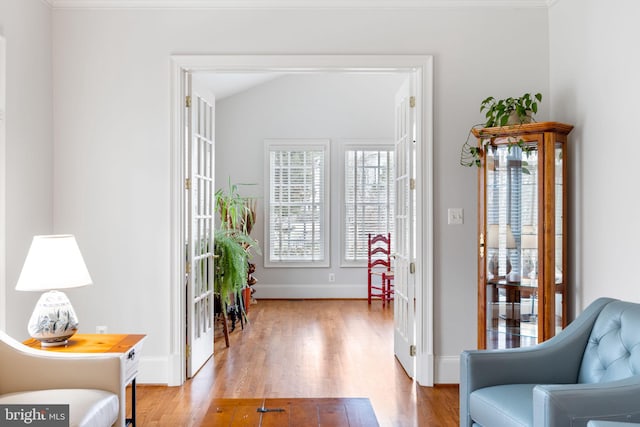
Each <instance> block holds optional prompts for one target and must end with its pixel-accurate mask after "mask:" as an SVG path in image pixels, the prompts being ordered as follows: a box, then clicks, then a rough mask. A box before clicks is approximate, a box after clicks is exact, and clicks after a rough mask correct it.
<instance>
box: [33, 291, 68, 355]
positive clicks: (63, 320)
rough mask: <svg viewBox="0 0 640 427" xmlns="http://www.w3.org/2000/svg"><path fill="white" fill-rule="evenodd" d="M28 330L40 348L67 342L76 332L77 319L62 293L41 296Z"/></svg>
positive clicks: (54, 292)
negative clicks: (38, 342)
mask: <svg viewBox="0 0 640 427" xmlns="http://www.w3.org/2000/svg"><path fill="white" fill-rule="evenodd" d="M28 330H29V335H31V337H32V338H34V339H36V340H38V341H40V345H41V346H42V347H53V346H59V345H66V344H67V340H68V339H69V338H71V337H72V336H73V335H74V334H75V333H76V332H77V331H78V317H77V316H76V313H75V311H73V307H72V306H71V302H70V301H69V298H67V296H66V295H65V294H64V292H60V291H49V292H46V293H44V294H42V296H41V297H40V299H39V300H38V303H37V304H36V308H35V309H34V310H33V314H32V315H31V319H29V326H28Z"/></svg>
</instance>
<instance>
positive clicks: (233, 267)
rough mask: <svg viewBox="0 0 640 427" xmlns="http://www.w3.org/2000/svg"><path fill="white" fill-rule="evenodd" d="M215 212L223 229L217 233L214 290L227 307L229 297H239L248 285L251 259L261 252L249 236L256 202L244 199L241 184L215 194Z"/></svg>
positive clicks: (215, 240) (230, 186) (229, 186)
mask: <svg viewBox="0 0 640 427" xmlns="http://www.w3.org/2000/svg"><path fill="white" fill-rule="evenodd" d="M215 203H216V211H217V212H218V213H219V215H220V226H219V228H218V229H217V230H216V231H215V234H214V254H215V257H216V261H215V271H214V291H215V293H216V294H217V295H218V296H219V297H220V298H221V301H222V302H223V303H224V304H225V305H228V304H229V302H230V296H231V295H234V294H237V293H238V292H240V291H242V289H243V288H244V287H245V286H246V284H247V275H248V270H249V259H250V258H251V256H252V250H255V251H256V252H257V253H259V252H260V247H259V245H258V242H257V241H256V240H255V239H253V238H252V237H251V236H249V233H250V232H251V229H252V227H253V225H254V224H255V218H256V213H255V210H256V203H255V199H253V198H249V197H243V196H241V195H240V193H239V190H238V184H231V182H230V181H229V185H228V188H227V190H226V191H225V190H223V189H219V190H218V191H216V193H215Z"/></svg>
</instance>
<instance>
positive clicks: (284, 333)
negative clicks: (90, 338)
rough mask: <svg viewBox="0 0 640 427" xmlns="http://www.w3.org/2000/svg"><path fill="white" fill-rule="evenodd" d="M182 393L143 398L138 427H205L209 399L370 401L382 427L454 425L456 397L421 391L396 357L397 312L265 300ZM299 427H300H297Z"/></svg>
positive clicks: (146, 391) (149, 389)
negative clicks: (346, 399) (228, 344)
mask: <svg viewBox="0 0 640 427" xmlns="http://www.w3.org/2000/svg"><path fill="white" fill-rule="evenodd" d="M249 320H250V322H251V323H250V324H248V325H245V328H244V330H241V329H240V326H239V325H238V326H237V328H236V330H235V331H234V332H232V333H231V337H230V338H231V346H230V347H229V348H225V345H224V338H223V336H222V334H221V328H220V327H219V328H217V329H218V332H217V334H216V341H215V354H214V357H213V358H212V359H210V360H209V361H208V362H207V363H206V364H205V365H204V366H203V368H202V369H201V370H200V372H198V374H197V375H196V376H195V377H194V378H193V379H191V380H189V381H187V382H186V383H185V384H184V385H183V386H181V387H163V386H145V385H139V386H138V388H137V417H138V425H140V426H145V427H152V426H199V425H200V424H201V423H202V419H203V417H204V416H205V413H206V411H207V408H208V407H209V404H210V403H211V399H213V398H262V397H269V398H293V397H295V398H319V397H323V398H324V397H336V398H341V397H367V398H369V399H370V401H371V404H372V405H373V409H374V410H375V413H376V416H377V418H378V422H379V423H380V425H381V426H394V427H395V426H398V427H405V426H407V427H408V426H419V427H422V426H436V427H440V426H442V427H449V426H452V427H453V426H457V425H458V387H457V386H454V385H443V386H436V387H433V388H431V387H420V386H417V385H416V384H415V383H414V382H413V381H411V379H410V378H408V377H407V376H406V374H405V372H404V370H403V369H402V367H401V366H400V364H399V363H398V362H397V360H396V359H395V357H394V356H393V308H392V307H391V308H389V307H387V308H385V309H383V308H382V307H381V304H380V303H379V302H374V303H373V304H372V305H371V306H369V305H368V304H367V302H366V301H360V300H357V301H353V300H346V301H343V300H304V301H303V300H286V301H284V300H261V301H259V302H258V304H255V305H252V306H251V307H250V310H249ZM301 427H303V426H301Z"/></svg>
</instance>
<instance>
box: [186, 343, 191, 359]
mask: <svg viewBox="0 0 640 427" xmlns="http://www.w3.org/2000/svg"><path fill="white" fill-rule="evenodd" d="M190 357H191V346H190V345H189V344H187V359H188V358H190Z"/></svg>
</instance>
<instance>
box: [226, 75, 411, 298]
mask: <svg viewBox="0 0 640 427" xmlns="http://www.w3.org/2000/svg"><path fill="white" fill-rule="evenodd" d="M404 78H406V75H405V76H403V75H400V74H375V75H371V74H344V73H323V74H316V73H313V74H305V75H301V74H298V75H288V76H283V77H279V78H278V79H276V80H273V81H270V82H268V83H266V84H264V85H262V86H258V87H256V88H253V89H250V90H248V91H245V92H242V93H240V94H238V95H236V96H232V97H229V98H225V99H224V100H222V101H220V102H217V104H216V108H217V111H216V160H217V161H216V188H227V185H228V179H229V177H231V182H234V183H236V182H240V183H254V184H256V185H255V186H247V187H242V188H241V191H242V194H243V195H252V196H257V197H258V212H259V213H258V223H257V224H256V226H255V228H254V230H253V232H252V235H253V237H254V238H256V239H258V240H259V241H260V242H261V247H262V248H263V250H264V249H265V246H264V241H265V238H264V223H263V220H264V219H265V215H264V211H263V209H264V191H265V183H264V182H263V181H264V151H263V147H264V142H263V141H264V139H268V138H272V139H296V138H302V139H309V138H310V139H313V138H318V139H329V140H330V144H331V146H330V153H331V163H330V171H331V174H330V180H329V182H330V206H331V216H330V226H329V229H330V232H331V236H330V245H331V258H330V264H331V266H330V267H329V268H266V269H265V268H263V265H264V264H263V262H264V257H263V256H261V255H256V256H255V257H254V260H253V262H255V263H256V273H255V276H256V277H257V278H258V279H259V282H258V284H257V285H256V286H255V289H256V294H255V296H256V297H257V298H311V297H316V298H354V297H355V298H366V296H367V286H366V266H365V267H362V268H341V267H340V259H341V242H342V238H341V223H342V217H341V214H342V211H341V201H342V200H341V197H340V196H341V193H342V187H341V184H342V182H341V179H342V178H341V177H342V170H343V162H342V157H341V144H342V143H344V142H349V141H350V142H358V141H366V140H372V139H373V140H385V141H387V143H391V144H392V143H393V134H394V114H395V109H394V96H395V93H396V91H397V90H398V88H399V87H400V84H401V83H402V81H403V79H404ZM329 273H334V274H335V282H334V283H329V281H328V276H329Z"/></svg>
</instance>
